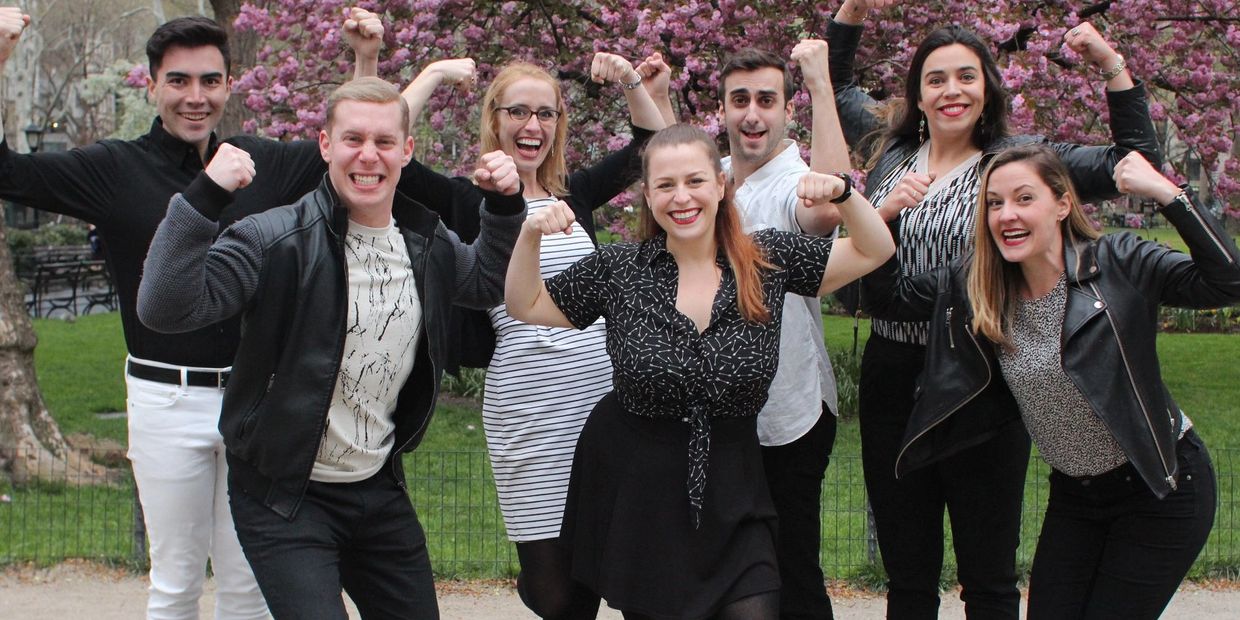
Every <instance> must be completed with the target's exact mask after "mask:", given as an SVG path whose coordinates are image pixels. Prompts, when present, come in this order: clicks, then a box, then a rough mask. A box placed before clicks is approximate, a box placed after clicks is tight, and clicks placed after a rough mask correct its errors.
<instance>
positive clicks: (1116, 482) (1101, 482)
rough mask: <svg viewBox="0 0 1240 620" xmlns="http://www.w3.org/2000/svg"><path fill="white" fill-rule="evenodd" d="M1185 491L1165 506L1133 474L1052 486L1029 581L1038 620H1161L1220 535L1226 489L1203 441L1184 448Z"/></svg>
mask: <svg viewBox="0 0 1240 620" xmlns="http://www.w3.org/2000/svg"><path fill="white" fill-rule="evenodd" d="M1176 453H1177V459H1178V460H1179V468H1180V472H1179V482H1178V484H1177V488H1176V490H1175V491H1173V492H1171V494H1170V495H1168V496H1167V497H1164V498H1163V499H1161V500H1160V499H1158V497H1156V496H1155V495H1154V493H1153V492H1151V491H1150V489H1149V487H1148V486H1147V485H1146V484H1145V482H1144V481H1143V480H1142V479H1141V476H1140V475H1138V474H1137V472H1136V470H1134V469H1133V467H1132V465H1130V464H1127V465H1122V466H1120V467H1118V468H1116V469H1114V470H1112V471H1109V472H1107V473H1105V474H1102V475H1100V476H1089V477H1082V478H1073V477H1071V476H1068V475H1066V474H1062V473H1060V472H1058V471H1056V472H1053V473H1052V474H1051V476H1050V480H1051V490H1050V500H1049V501H1048V502H1047V506H1046V520H1045V521H1044V522H1043V524H1042V534H1041V536H1039V537H1038V550H1037V553H1036V554H1035V555H1034V557H1033V571H1032V573H1031V574H1030V577H1029V614H1028V617H1029V619H1030V620H1038V619H1042V618H1047V619H1050V618H1053V619H1054V620H1072V619H1074V618H1089V619H1091V620H1092V619H1101V618H1116V619H1119V618H1124V619H1127V620H1142V619H1144V618H1150V619H1153V618H1157V617H1158V616H1159V615H1161V614H1162V611H1163V608H1165V607H1166V606H1167V603H1168V602H1170V600H1171V596H1172V595H1173V594H1175V590H1176V588H1177V587H1179V585H1180V582H1181V581H1182V580H1183V579H1184V575H1186V574H1187V573H1188V569H1189V568H1190V567H1192V565H1193V561H1194V560H1196V559H1197V554H1199V553H1201V548H1202V547H1203V546H1205V543H1206V538H1207V537H1208V536H1209V534H1210V528H1211V527H1212V526H1213V525H1214V512H1215V509H1216V504H1217V488H1216V483H1215V479H1214V465H1213V464H1211V462H1210V454H1209V453H1208V452H1207V451H1206V447H1205V444H1203V443H1202V442H1201V439H1200V438H1199V437H1198V436H1197V433H1195V432H1193V431H1191V430H1190V431H1188V433H1187V434H1185V435H1184V437H1183V438H1182V439H1180V441H1179V443H1177V444H1176Z"/></svg>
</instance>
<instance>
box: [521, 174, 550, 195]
mask: <svg viewBox="0 0 1240 620" xmlns="http://www.w3.org/2000/svg"><path fill="white" fill-rule="evenodd" d="M517 175H518V176H520V177H521V185H522V186H524V189H523V190H522V191H521V197H522V198H525V199H526V200H533V199H535V198H546V197H547V196H550V194H549V193H547V190H545V189H543V186H542V185H541V184H540V183H539V182H538V171H537V170H530V171H525V170H522V171H520V172H518V173H517Z"/></svg>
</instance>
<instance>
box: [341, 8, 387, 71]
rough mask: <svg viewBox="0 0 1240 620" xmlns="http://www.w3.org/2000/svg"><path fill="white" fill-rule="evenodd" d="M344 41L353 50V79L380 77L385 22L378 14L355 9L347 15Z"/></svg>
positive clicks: (342, 26) (344, 26)
mask: <svg viewBox="0 0 1240 620" xmlns="http://www.w3.org/2000/svg"><path fill="white" fill-rule="evenodd" d="M341 29H342V30H343V31H344V41H345V43H347V44H348V45H349V47H350V48H351V49H352V50H353V79H357V78H360V77H373V76H376V75H379V50H380V49H383V20H381V19H379V14H378V13H372V12H370V11H367V10H366V9H362V8H358V7H353V8H351V9H349V10H348V11H347V12H346V13H345V19H344V23H343V24H342V25H341Z"/></svg>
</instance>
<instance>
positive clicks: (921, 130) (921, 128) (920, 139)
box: [917, 113, 926, 143]
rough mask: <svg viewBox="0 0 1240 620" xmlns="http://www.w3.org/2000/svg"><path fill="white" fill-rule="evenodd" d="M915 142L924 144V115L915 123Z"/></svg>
mask: <svg viewBox="0 0 1240 620" xmlns="http://www.w3.org/2000/svg"><path fill="white" fill-rule="evenodd" d="M917 141H918V142H921V143H925V141H926V115H925V113H922V114H921V121H920V122H918V123H917Z"/></svg>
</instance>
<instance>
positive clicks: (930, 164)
mask: <svg viewBox="0 0 1240 620" xmlns="http://www.w3.org/2000/svg"><path fill="white" fill-rule="evenodd" d="M979 152H981V149H979V148H977V147H976V146H974V145H973V137H972V136H970V135H968V134H965V135H961V136H956V137H951V138H942V137H940V138H931V139H930V156H929V161H927V162H926V165H927V169H928V170H929V171H930V172H934V173H935V174H937V175H938V176H942V175H944V174H946V173H948V172H951V171H952V170H953V169H955V167H956V166H959V165H960V164H961V162H963V161H964V160H966V159H968V158H970V157H972V156H974V155H976V154H977V153H979Z"/></svg>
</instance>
